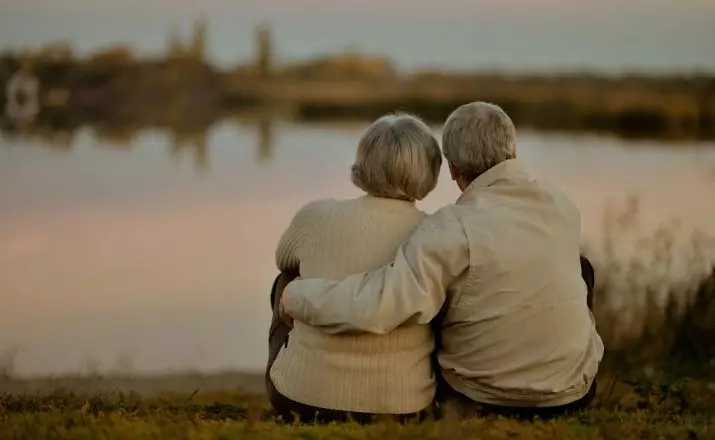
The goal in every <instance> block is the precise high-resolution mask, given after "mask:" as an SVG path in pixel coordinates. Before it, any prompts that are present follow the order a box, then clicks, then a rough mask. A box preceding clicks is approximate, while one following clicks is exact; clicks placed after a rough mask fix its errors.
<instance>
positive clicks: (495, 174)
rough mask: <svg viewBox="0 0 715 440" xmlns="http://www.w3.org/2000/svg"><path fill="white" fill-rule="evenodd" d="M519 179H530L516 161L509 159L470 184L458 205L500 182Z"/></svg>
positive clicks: (458, 200)
mask: <svg viewBox="0 0 715 440" xmlns="http://www.w3.org/2000/svg"><path fill="white" fill-rule="evenodd" d="M517 179H529V175H528V174H527V173H526V171H524V169H523V168H522V167H521V165H520V164H519V162H518V161H517V160H516V159H508V160H505V161H503V162H500V163H498V164H497V165H495V166H493V167H491V168H490V169H488V170H487V171H486V172H485V173H483V174H482V175H481V176H479V177H477V178H476V179H474V180H473V181H472V183H470V184H469V186H468V187H467V189H465V190H464V191H463V192H462V194H461V195H460V196H459V198H458V199H457V203H460V202H462V201H464V200H465V199H467V198H470V197H471V196H472V194H475V193H478V192H479V191H482V190H484V189H485V188H488V187H490V186H492V185H494V184H496V183H498V182H499V181H513V180H517Z"/></svg>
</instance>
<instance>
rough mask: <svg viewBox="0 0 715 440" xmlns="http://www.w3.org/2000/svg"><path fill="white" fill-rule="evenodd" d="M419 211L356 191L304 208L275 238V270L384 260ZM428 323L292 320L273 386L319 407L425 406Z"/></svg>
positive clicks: (430, 386) (325, 274) (341, 267)
mask: <svg viewBox="0 0 715 440" xmlns="http://www.w3.org/2000/svg"><path fill="white" fill-rule="evenodd" d="M424 216H425V214H424V213H422V212H421V211H419V210H418V209H417V208H416V207H415V205H414V203H411V202H405V201H401V200H394V199H384V198H377V197H371V196H363V197H360V198H357V199H351V200H333V199H329V200H319V201H316V202H313V203H310V204H308V205H306V206H305V207H303V208H302V209H301V210H300V211H299V212H298V213H297V214H296V216H295V218H294V219H293V221H292V222H291V224H290V226H289V228H288V230H287V231H286V232H285V233H284V234H283V236H282V237H281V240H280V243H279V245H278V249H277V251H276V263H277V265H278V268H279V269H280V270H294V269H298V268H300V274H301V276H302V277H321V278H329V279H336V280H340V279H343V278H344V277H346V276H348V275H350V274H353V273H360V272H365V271H369V270H373V269H377V268H378V267H380V266H382V265H385V264H388V263H390V262H391V261H392V260H393V259H394V256H395V253H396V251H397V249H398V247H399V246H400V245H401V244H402V243H403V242H404V241H405V240H406V239H407V238H408V237H409V236H410V235H411V234H412V232H413V231H414V230H415V228H416V227H417V226H418V224H419V223H420V222H421V221H422V219H423V218H424ZM433 348H434V341H433V337H432V333H431V330H430V327H429V326H427V325H419V326H409V327H400V328H397V329H395V330H394V331H392V332H390V333H389V334H386V335H370V334H342V335H329V334H326V333H322V332H321V331H319V330H317V329H315V328H313V327H310V326H308V325H306V324H303V323H301V322H295V325H294V329H293V331H292V332H291V334H290V338H289V341H288V345H287V347H284V348H283V349H282V350H281V352H280V353H279V355H278V358H277V359H276V361H275V363H274V364H273V367H272V368H271V371H270V377H271V380H272V381H273V384H274V386H275V387H276V389H277V390H278V391H279V392H280V393H281V394H283V395H284V396H286V397H288V398H289V399H292V400H294V401H296V402H300V403H303V404H307V405H312V406H316V407H319V408H327V409H335V410H343V411H353V412H364V413H374V414H407V413H412V412H418V411H421V410H423V409H425V408H427V407H428V406H429V405H430V403H431V402H432V399H433V398H434V393H435V383H434V378H433V375H432V368H431V363H430V354H431V352H432V350H433Z"/></svg>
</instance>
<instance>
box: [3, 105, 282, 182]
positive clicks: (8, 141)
mask: <svg viewBox="0 0 715 440" xmlns="http://www.w3.org/2000/svg"><path fill="white" fill-rule="evenodd" d="M275 119H276V117H275V116H274V115H271V114H268V113H259V114H258V115H250V114H249V115H243V116H240V115H239V116H232V117H231V118H228V120H231V121H234V122H236V123H239V124H241V125H244V126H246V127H249V128H251V129H253V130H255V131H256V133H257V135H258V139H257V141H256V162H258V163H267V162H270V161H271V160H272V159H273V152H274V145H273V143H274V135H273V131H274V125H275V122H274V121H275ZM214 125H216V122H213V121H212V122H211V123H208V124H198V125H195V126H186V125H182V126H169V127H164V129H165V130H166V131H167V132H168V133H169V135H170V137H171V142H170V146H169V149H168V151H169V156H170V157H172V158H178V157H182V156H183V155H184V154H189V155H190V156H192V158H193V159H192V160H193V163H194V168H195V170H196V171H197V172H202V173H203V172H206V171H208V170H209V169H210V168H211V155H210V146H209V143H208V140H207V137H208V135H209V133H210V132H211V129H212V127H213V126H214ZM86 127H89V128H91V129H92V131H93V133H94V135H95V137H96V140H97V142H96V143H97V145H99V146H100V147H106V148H116V149H120V150H132V149H133V147H134V144H135V141H136V138H137V133H139V132H141V131H142V130H146V129H147V128H149V127H142V126H137V125H126V126H116V125H107V124H102V123H99V124H94V125H93V124H89V125H87V126H84V125H82V126H77V127H75V128H72V129H64V128H60V129H56V128H51V127H48V126H44V125H36V124H33V123H31V122H27V123H22V124H20V123H17V122H16V121H12V122H11V121H9V120H7V119H6V120H4V121H3V120H2V119H0V138H2V139H4V140H5V142H3V145H4V146H6V147H12V146H13V145H14V146H17V145H20V144H32V145H39V146H41V147H44V148H49V149H53V150H58V151H67V152H71V151H72V150H73V146H74V142H75V138H76V134H77V132H78V131H79V130H82V129H83V128H86Z"/></svg>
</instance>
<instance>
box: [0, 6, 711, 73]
mask: <svg viewBox="0 0 715 440" xmlns="http://www.w3.org/2000/svg"><path fill="white" fill-rule="evenodd" d="M200 14H204V15H205V16H206V17H207V18H208V19H209V21H210V25H211V26H210V43H211V45H210V54H211V57H212V60H213V61H215V62H216V63H218V64H221V65H231V64H235V63H238V62H241V61H245V60H246V59H247V58H249V57H251V55H252V53H253V40H252V38H253V31H254V26H255V25H256V24H258V23H261V22H265V23H268V24H270V25H271V26H272V30H273V35H274V37H275V40H276V46H277V49H278V53H279V55H280V56H281V57H282V58H283V59H284V60H287V61H289V60H294V59H299V58H304V57H307V56H313V55H317V54H322V53H326V52H334V51H339V50H344V49H346V48H354V49H358V50H361V51H364V52H367V53H372V54H380V55H387V56H389V57H390V58H392V59H393V60H394V61H395V63H396V64H397V67H399V68H404V69H412V68H417V67H425V66H433V67H440V68H448V69H477V68H478V69H506V70H575V69H588V70H607V71H624V70H645V71H652V70H671V71H673V70H675V71H693V70H710V71H715V44H713V43H712V42H713V41H715V1H713V0H679V1H666V0H621V1H618V0H600V1H598V2H591V1H588V2H586V1H573V0H572V1H569V0H511V1H509V2H504V1H494V0H442V1H439V2H424V3H420V2H416V1H410V0H382V1H380V0H350V1H347V0H344V1H342V2H338V1H329V0H292V1H287V0H201V1H198V0H122V1H110V0H0V47H4V48H20V47H32V46H36V45H39V44H43V43H47V42H52V41H57V40H66V41H69V42H71V43H72V44H73V45H74V46H75V47H76V48H77V49H78V50H79V51H80V52H81V53H85V52H88V51H92V50H96V49H98V48H101V47H106V46H109V45H112V44H115V43H119V42H122V43H126V44H130V45H131V46H133V47H135V48H136V49H137V50H138V51H139V52H141V53H158V52H160V51H162V50H163V48H164V46H165V41H166V35H167V32H168V30H169V28H170V27H171V26H172V25H173V26H177V27H178V28H179V29H180V30H182V31H183V32H184V33H186V34H188V32H189V28H190V26H191V22H192V20H193V19H194V18H195V17H197V16H198V15H200Z"/></svg>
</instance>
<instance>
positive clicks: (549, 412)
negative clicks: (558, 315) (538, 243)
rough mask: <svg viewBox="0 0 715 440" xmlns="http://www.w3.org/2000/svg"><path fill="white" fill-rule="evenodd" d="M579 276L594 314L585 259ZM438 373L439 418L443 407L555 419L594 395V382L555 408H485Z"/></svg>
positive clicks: (591, 274)
mask: <svg viewBox="0 0 715 440" xmlns="http://www.w3.org/2000/svg"><path fill="white" fill-rule="evenodd" d="M581 277H582V278H583V280H584V281H585V282H586V290H587V296H586V303H587V304H588V308H589V310H592V311H593V289H594V285H595V273H594V270H593V266H592V265H591V262H590V261H588V259H587V258H585V257H581ZM437 371H438V374H437V398H436V410H437V413H438V414H439V415H443V413H444V412H445V410H446V408H448V407H451V408H452V410H453V411H456V413H457V414H458V415H460V416H481V417H485V416H490V415H493V416H502V417H508V418H514V419H520V420H533V419H536V418H539V419H542V420H549V419H554V418H557V417H563V416H567V415H569V414H574V413H578V412H580V411H583V410H585V409H586V408H588V406H589V405H590V404H591V402H592V401H593V399H594V397H595V396H596V389H597V387H598V386H597V383H596V381H595V380H594V381H593V384H592V385H591V388H590V389H589V390H588V393H586V395H585V396H584V397H582V398H580V399H579V400H577V401H575V402H572V403H569V404H566V405H560V406H554V407H527V408H521V407H509V406H499V405H488V404H483V403H478V402H475V401H473V400H472V399H470V398H469V397H467V396H465V395H463V394H462V393H460V392H458V391H457V390H455V389H454V388H452V387H451V386H450V385H449V384H448V383H447V382H446V381H445V380H444V378H442V376H441V374H439V370H437Z"/></svg>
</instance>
